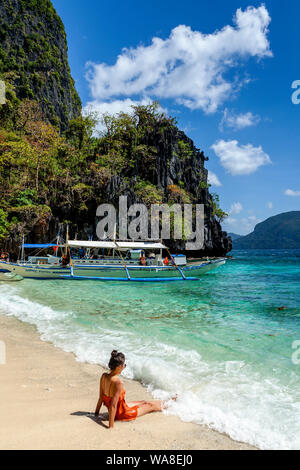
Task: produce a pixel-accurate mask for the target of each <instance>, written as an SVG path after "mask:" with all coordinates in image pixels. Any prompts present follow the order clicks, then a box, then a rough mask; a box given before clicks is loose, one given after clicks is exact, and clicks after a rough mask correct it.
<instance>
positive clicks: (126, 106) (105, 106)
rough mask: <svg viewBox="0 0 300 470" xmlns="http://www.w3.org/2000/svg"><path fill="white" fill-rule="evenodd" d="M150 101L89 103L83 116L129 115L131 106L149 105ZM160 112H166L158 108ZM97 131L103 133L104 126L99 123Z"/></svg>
mask: <svg viewBox="0 0 300 470" xmlns="http://www.w3.org/2000/svg"><path fill="white" fill-rule="evenodd" d="M151 103H152V100H151V99H150V98H144V99H142V100H140V101H134V100H131V99H130V98H127V99H126V100H114V101H102V102H101V101H90V102H88V103H87V104H86V106H85V107H84V108H83V114H84V115H86V114H89V113H90V112H95V113H96V114H98V115H99V116H101V115H103V114H114V115H115V114H118V113H120V112H123V113H127V114H131V113H132V106H137V105H143V106H145V105H148V104H151ZM159 109H160V111H164V112H165V111H166V110H164V109H162V108H159ZM97 130H98V131H100V132H101V131H103V130H104V126H103V124H102V123H101V121H100V122H99V123H98V125H97Z"/></svg>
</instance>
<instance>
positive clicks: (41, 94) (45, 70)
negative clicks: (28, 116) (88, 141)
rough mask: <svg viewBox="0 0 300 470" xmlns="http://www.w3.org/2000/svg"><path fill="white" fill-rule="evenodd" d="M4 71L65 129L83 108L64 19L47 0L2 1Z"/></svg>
mask: <svg viewBox="0 0 300 470" xmlns="http://www.w3.org/2000/svg"><path fill="white" fill-rule="evenodd" d="M0 74H4V75H5V76H6V77H7V78H8V79H9V81H10V82H12V83H13V84H14V85H15V91H16V94H17V97H18V98H19V99H25V98H29V99H35V100H37V101H38V102H39V103H40V105H41V107H42V109H43V111H44V114H45V116H46V118H48V119H49V120H50V122H52V123H54V124H57V125H59V126H60V128H61V129H65V128H66V126H67V123H68V121H69V119H72V118H74V117H76V116H78V115H79V114H80V110H81V102H80V99H79V96H78V94H77V91H76V89H75V86H74V81H73V79H72V77H71V74H70V68H69V64H68V49H67V41H66V33H65V29H64V25H63V23H62V21H61V19H60V17H59V16H58V15H57V13H56V11H55V10H54V8H53V6H52V4H51V2H50V1H49V0H1V1H0Z"/></svg>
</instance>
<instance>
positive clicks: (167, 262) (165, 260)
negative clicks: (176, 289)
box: [164, 256, 169, 266]
mask: <svg viewBox="0 0 300 470" xmlns="http://www.w3.org/2000/svg"><path fill="white" fill-rule="evenodd" d="M168 264H169V258H168V257H167V256H166V257H165V259H164V265H165V266H168Z"/></svg>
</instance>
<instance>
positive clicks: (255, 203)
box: [52, 0, 300, 235]
mask: <svg viewBox="0 0 300 470" xmlns="http://www.w3.org/2000/svg"><path fill="white" fill-rule="evenodd" d="M52 1H53V5H54V7H55V9H56V11H57V12H58V14H59V15H60V16H61V18H62V20H63V22H64V25H65V28H66V33H67V40H68V48H69V62H70V67H71V72H72V76H73V78H74V79H75V82H76V88H77V90H78V92H79V95H80V97H81V100H82V103H83V107H84V110H90V109H91V110H97V111H98V112H99V113H101V112H110V113H117V112H119V111H121V110H122V111H126V112H127V111H130V109H131V108H130V106H131V105H132V104H135V103H142V104H145V103H150V102H151V101H153V100H157V101H159V102H160V104H161V107H162V109H163V110H165V112H166V113H167V114H168V115H171V116H172V117H176V119H177V122H178V127H179V128H180V129H182V130H184V131H185V132H186V134H187V135H188V136H189V137H190V138H192V139H193V140H194V143H195V145H196V147H198V148H200V149H201V150H203V151H204V153H205V155H206V156H207V157H208V158H209V160H208V162H206V167H207V169H208V170H209V181H210V183H211V184H212V186H211V192H216V193H218V194H219V196H220V205H221V207H222V209H223V210H225V211H226V212H228V214H229V217H228V218H227V219H226V221H225V222H223V224H222V226H223V228H224V230H227V231H228V232H234V233H238V234H242V235H243V234H247V233H249V232H251V231H252V230H253V228H254V226H255V225H256V224H257V223H259V222H261V221H263V220H265V219H267V218H268V217H270V216H272V215H276V214H279V213H281V212H288V211H292V210H300V178H299V175H300V171H299V170H300V160H299V153H300V132H299V121H300V70H299V66H298V64H299V55H300V51H299V50H298V47H297V46H298V44H299V43H300V31H299V28H298V24H297V23H298V20H297V18H299V15H300V2H299V1H298V0H288V1H285V2H284V1H283V0H267V1H265V2H264V3H262V2H260V1H254V0H252V1H251V0H249V1H244V0H239V1H236V0H227V1H226V2H224V0H210V1H203V0H197V1H196V0H194V1H191V0H186V1H185V2H182V1H178V0H172V1H170V0H164V1H161V0H160V1H158V0H151V2H147V3H144V2H140V1H136V0H129V1H128V2H123V1H119V0H118V1H110V2H103V1H99V0H86V1H85V2H82V1H79V0H52ZM297 80H299V83H295V84H294V86H297V87H298V88H294V89H293V88H292V84H293V83H294V82H295V81H297ZM298 89H299V94H297V90H298ZM293 93H294V100H292V95H293ZM293 101H294V102H295V103H293ZM298 101H299V104H296V103H297V102H298Z"/></svg>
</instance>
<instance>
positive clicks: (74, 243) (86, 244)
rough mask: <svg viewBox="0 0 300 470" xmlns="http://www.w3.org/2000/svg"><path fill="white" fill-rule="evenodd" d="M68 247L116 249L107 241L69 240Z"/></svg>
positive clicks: (113, 244)
mask: <svg viewBox="0 0 300 470" xmlns="http://www.w3.org/2000/svg"><path fill="white" fill-rule="evenodd" d="M68 245H69V246H70V247H71V248H107V249H108V248H116V244H115V243H114V242H109V241H98V242H93V241H90V240H89V241H88V240H86V241H84V240H69V242H68Z"/></svg>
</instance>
